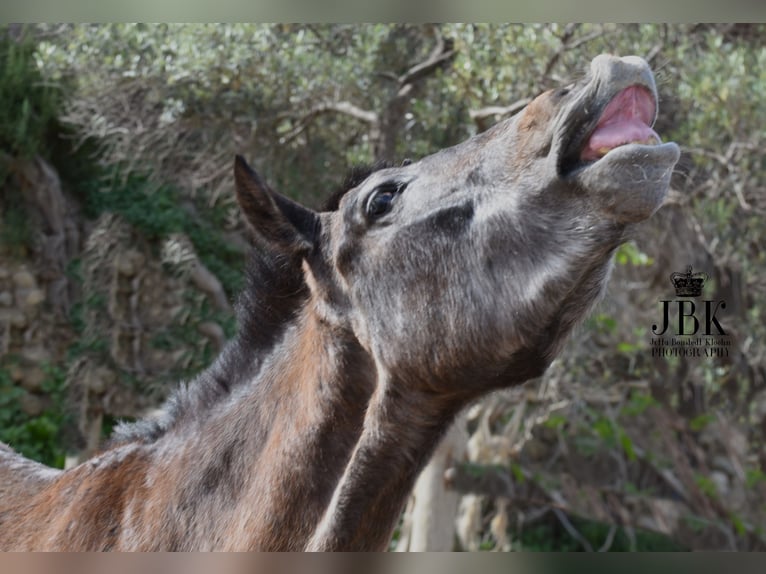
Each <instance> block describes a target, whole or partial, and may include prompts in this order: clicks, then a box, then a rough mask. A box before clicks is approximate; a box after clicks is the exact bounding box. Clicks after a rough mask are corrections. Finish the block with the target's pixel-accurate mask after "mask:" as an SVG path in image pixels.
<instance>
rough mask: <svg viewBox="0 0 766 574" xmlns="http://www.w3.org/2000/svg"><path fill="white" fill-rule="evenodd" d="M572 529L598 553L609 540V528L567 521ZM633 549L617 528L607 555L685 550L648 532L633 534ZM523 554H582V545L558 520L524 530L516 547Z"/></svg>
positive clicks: (592, 522)
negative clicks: (613, 553)
mask: <svg viewBox="0 0 766 574" xmlns="http://www.w3.org/2000/svg"><path fill="white" fill-rule="evenodd" d="M570 522H571V523H572V526H574V528H575V529H576V530H577V531H578V532H579V533H580V535H582V536H583V538H585V540H587V541H588V542H589V543H590V545H591V547H592V548H594V549H599V548H601V547H602V545H603V544H604V542H605V541H606V539H607V537H608V536H609V530H610V528H611V527H610V525H608V524H605V523H603V522H598V521H594V520H587V519H585V518H580V517H570ZM634 534H635V548H633V547H632V546H631V539H630V537H629V536H628V535H627V533H626V532H625V529H623V528H618V529H617V531H616V533H615V535H614V539H613V540H612V544H611V546H610V547H609V552H630V551H638V552H680V551H684V550H685V549H684V548H682V547H680V546H679V545H678V544H676V543H675V542H673V540H672V539H670V538H668V537H667V536H665V535H663V534H660V533H657V532H650V531H648V530H640V529H637V530H635V533H634ZM516 547H517V548H516V549H517V550H520V551H524V552H583V551H584V550H585V549H584V548H583V546H582V544H581V543H580V542H579V541H578V540H575V539H574V538H573V537H572V536H571V535H570V534H569V532H567V531H566V529H565V528H564V527H563V526H562V525H561V523H560V522H558V521H557V520H556V521H554V520H553V519H551V520H548V521H546V522H544V523H541V524H539V525H535V526H533V527H531V528H525V529H524V530H523V531H522V532H521V534H520V536H519V538H518V540H517V544H516Z"/></svg>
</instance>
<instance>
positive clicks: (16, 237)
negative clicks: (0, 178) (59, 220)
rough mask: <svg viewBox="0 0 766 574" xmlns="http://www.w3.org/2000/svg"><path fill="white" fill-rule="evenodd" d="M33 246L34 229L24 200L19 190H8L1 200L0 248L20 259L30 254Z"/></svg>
mask: <svg viewBox="0 0 766 574" xmlns="http://www.w3.org/2000/svg"><path fill="white" fill-rule="evenodd" d="M0 185H2V184H1V183H0ZM31 246H32V229H31V227H30V225H29V218H28V216H27V211H26V209H25V208H24V198H23V197H22V195H21V193H20V192H19V191H18V190H17V189H13V188H6V189H4V190H3V197H2V198H0V248H2V251H4V252H5V253H7V254H9V255H10V256H11V257H13V258H14V259H20V258H23V257H25V256H26V255H27V254H28V253H29V249H30V248H31Z"/></svg>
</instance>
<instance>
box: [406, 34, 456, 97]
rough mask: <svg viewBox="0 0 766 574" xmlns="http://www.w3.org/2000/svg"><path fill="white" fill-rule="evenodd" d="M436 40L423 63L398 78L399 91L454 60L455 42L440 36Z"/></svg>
mask: <svg viewBox="0 0 766 574" xmlns="http://www.w3.org/2000/svg"><path fill="white" fill-rule="evenodd" d="M438 38H439V40H438V42H437V43H436V46H435V47H434V49H433V50H432V51H431V54H430V55H429V56H428V58H427V59H426V60H425V61H424V62H421V63H419V64H416V65H414V66H412V67H411V68H410V69H409V70H407V71H406V72H405V73H404V74H403V75H401V76H399V86H400V89H403V88H405V87H406V86H407V85H408V84H414V83H415V82H418V81H420V80H422V79H423V78H425V77H426V76H429V75H431V74H432V73H434V71H436V69H437V68H440V67H443V66H446V65H447V64H448V63H450V62H451V61H452V60H453V59H454V58H455V56H456V55H457V52H456V51H455V41H454V40H453V39H452V38H443V37H442V36H441V34H439V37H438Z"/></svg>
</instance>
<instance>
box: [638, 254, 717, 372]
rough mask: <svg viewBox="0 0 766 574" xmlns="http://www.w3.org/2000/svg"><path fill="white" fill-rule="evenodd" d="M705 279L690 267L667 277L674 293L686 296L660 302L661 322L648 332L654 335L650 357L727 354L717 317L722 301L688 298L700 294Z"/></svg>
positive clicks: (705, 275) (702, 274)
mask: <svg viewBox="0 0 766 574" xmlns="http://www.w3.org/2000/svg"><path fill="white" fill-rule="evenodd" d="M707 279H708V276H707V274H705V273H693V272H692V268H691V267H688V268H687V269H686V272H685V273H673V274H672V275H671V276H670V281H671V282H672V283H673V287H675V290H676V295H678V297H687V299H663V300H661V301H660V307H661V309H662V323H661V324H659V325H658V324H654V325H652V333H654V334H655V335H657V337H658V338H656V339H652V342H651V346H652V357H728V356H729V349H728V347H729V346H731V341H730V339H729V337H728V336H727V333H726V330H725V329H724V328H723V325H721V322H720V320H719V317H720V315H721V313H720V312H721V311H722V310H723V309H726V302H725V301H714V300H709V299H703V300H702V301H699V300H698V301H691V300H689V299H688V297H700V296H701V295H702V288H703V287H704V286H705V281H707ZM695 335H696V337H695Z"/></svg>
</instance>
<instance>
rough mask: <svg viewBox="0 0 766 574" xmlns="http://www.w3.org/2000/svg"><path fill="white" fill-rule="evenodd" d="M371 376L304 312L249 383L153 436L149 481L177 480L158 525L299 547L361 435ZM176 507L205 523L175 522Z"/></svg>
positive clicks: (229, 540) (207, 536) (182, 534)
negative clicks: (209, 409)
mask: <svg viewBox="0 0 766 574" xmlns="http://www.w3.org/2000/svg"><path fill="white" fill-rule="evenodd" d="M232 375H234V374H232ZM218 376H220V373H218ZM373 376H374V367H373V365H372V362H371V361H370V359H369V356H368V355H367V354H366V353H365V352H364V351H363V350H362V349H361V348H360V347H359V346H358V343H355V342H354V341H353V340H352V339H351V338H350V337H349V338H348V339H344V338H343V337H342V336H339V335H338V334H337V333H333V332H330V331H329V329H327V328H326V327H325V326H324V325H322V324H321V323H320V322H319V320H318V319H316V318H315V316H314V315H313V314H312V313H311V312H310V310H309V309H306V310H305V312H304V313H303V314H302V315H301V316H299V318H298V319H297V320H296V321H295V323H294V324H293V325H292V326H291V327H289V328H288V329H287V330H286V332H285V335H284V339H283V340H282V343H281V344H280V345H278V346H277V348H276V349H275V350H274V351H273V352H272V353H271V354H270V355H269V356H268V357H267V358H265V360H264V361H263V364H262V366H261V367H260V369H259V373H258V375H257V376H256V379H255V380H254V381H252V382H250V383H246V384H242V385H239V386H237V387H236V388H234V389H232V393H231V396H230V397H228V398H227V400H225V401H221V402H220V403H218V404H216V405H215V407H214V409H213V411H212V412H210V413H209V414H208V416H206V417H205V418H204V419H200V420H199V421H197V422H195V421H194V420H193V419H192V420H187V422H186V423H185V424H184V425H183V426H182V427H179V428H177V429H171V431H170V432H169V433H168V434H167V435H166V436H164V437H162V439H160V441H158V444H157V445H156V447H157V449H158V454H159V456H157V457H156V460H157V461H161V462H160V464H159V465H158V467H157V468H156V469H155V470H154V471H153V472H156V474H157V477H156V479H157V480H162V479H163V477H164V479H165V480H172V481H177V483H178V485H179V486H178V488H175V489H170V490H169V491H168V492H169V494H170V495H171V497H172V499H173V500H171V501H166V502H165V506H166V508H167V512H166V513H164V514H166V515H165V516H164V517H163V518H161V519H160V522H163V523H166V524H168V528H169V531H168V532H170V531H172V530H174V529H176V527H177V528H178V531H177V532H176V533H175V534H173V535H172V537H173V538H177V539H178V540H184V544H192V545H194V542H193V541H192V540H190V538H196V539H197V540H198V541H201V540H213V541H214V542H213V543H212V545H213V546H217V547H222V548H231V549H251V548H252V549H262V550H272V549H273V550H276V549H296V550H299V549H303V547H304V546H305V543H306V541H307V540H308V537H309V536H310V535H311V533H312V532H313V530H314V528H315V527H316V524H317V523H318V522H319V520H320V519H321V517H322V514H323V512H324V509H325V508H326V506H327V505H328V504H329V501H330V499H331V497H332V494H333V491H334V489H335V486H336V484H337V482H338V480H339V479H340V477H341V475H342V474H343V471H344V469H345V467H346V464H347V462H348V459H349V458H350V456H351V453H352V451H353V448H354V445H355V444H356V442H357V441H358V439H359V436H360V434H361V432H362V424H363V420H364V413H365V410H366V407H367V403H368V401H369V397H370V395H371V394H372V390H373V387H374V380H372V377H373ZM150 480H151V479H150ZM179 509H183V512H184V513H185V514H186V515H188V516H189V517H194V516H204V517H205V520H204V521H194V523H193V524H192V523H190V522H189V521H191V520H193V519H192V518H189V519H188V520H186V519H181V520H175V521H174V520H173V518H172V516H173V515H174V514H175V515H177V514H178V512H179ZM203 522H204V523H205V524H200V523H203ZM190 528H191V529H192V530H193V532H192V533H191V534H192V536H191V537H189V536H188V534H189V533H190V532H189V530H190ZM195 529H196V531H194V530H195ZM167 544H168V545H170V546H173V541H169V542H168V543H167Z"/></svg>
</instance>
